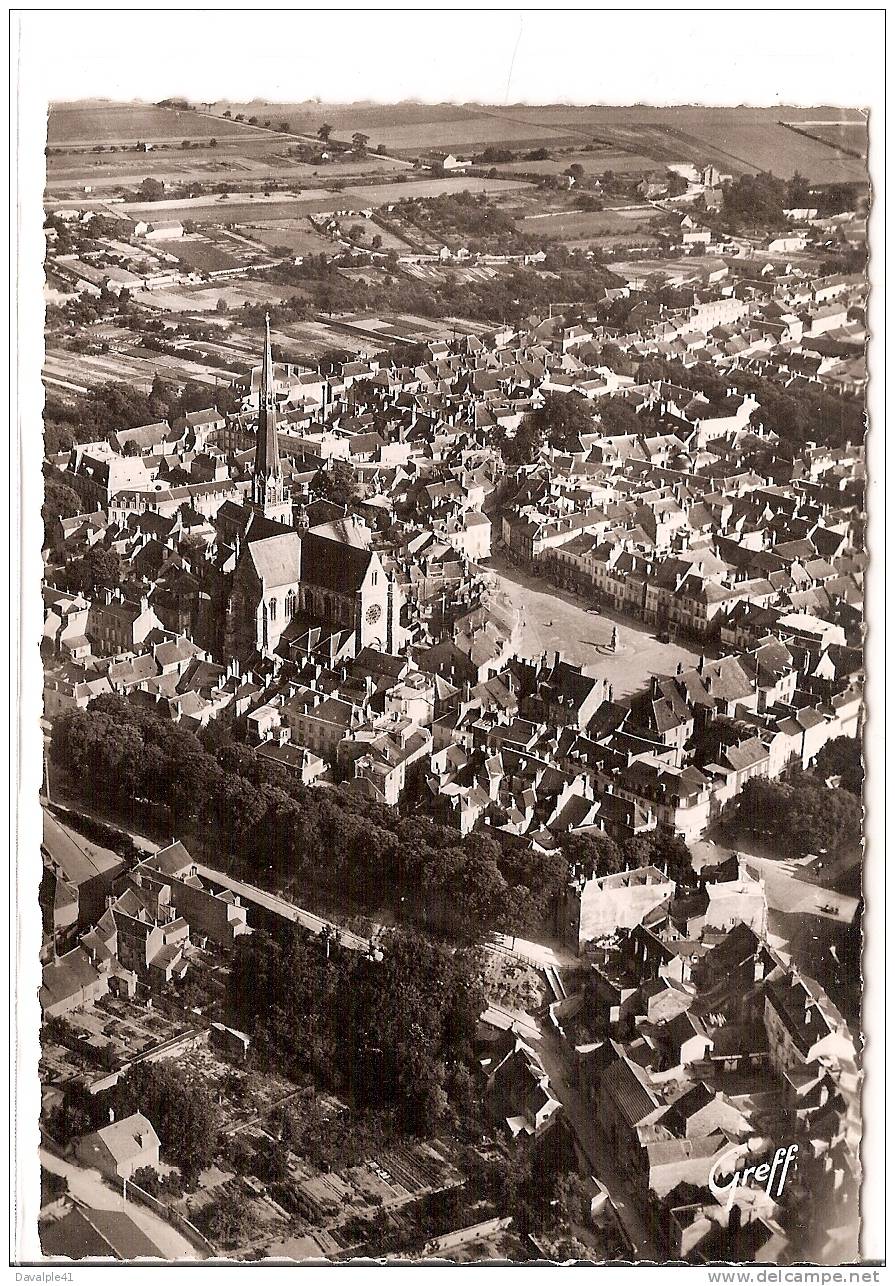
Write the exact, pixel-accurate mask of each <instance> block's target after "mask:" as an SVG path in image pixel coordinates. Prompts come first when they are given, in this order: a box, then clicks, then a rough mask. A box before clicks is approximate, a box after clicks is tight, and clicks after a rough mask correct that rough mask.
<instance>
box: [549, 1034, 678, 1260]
mask: <svg viewBox="0 0 895 1286" xmlns="http://www.w3.org/2000/svg"><path fill="white" fill-rule="evenodd" d="M541 1031H542V1036H541V1040H540V1042H539V1043H538V1053H539V1054H540V1057H541V1061H542V1063H543V1064H544V1069H545V1071H546V1072H547V1074H548V1076H549V1077H550V1087H551V1090H552V1092H553V1094H554V1096H555V1097H556V1098H557V1099H559V1101H560V1102H561V1103H562V1105H563V1110H564V1111H565V1114H566V1120H567V1121H568V1123H569V1125H570V1126H571V1128H572V1130H573V1131H574V1133H575V1136H576V1138H577V1139H578V1142H579V1143H580V1144H581V1147H582V1149H583V1150H584V1153H585V1155H586V1157H587V1159H588V1162H589V1164H590V1166H591V1173H592V1175H593V1176H594V1178H596V1179H599V1180H600V1182H601V1183H603V1184H605V1185H606V1188H607V1189H608V1191H609V1195H610V1197H611V1198H612V1203H613V1205H614V1206H615V1208H616V1210H617V1211H618V1216H619V1219H620V1220H621V1223H622V1227H623V1228H624V1230H625V1233H626V1234H627V1237H628V1240H629V1241H630V1243H631V1245H632V1246H633V1248H634V1255H635V1257H636V1258H637V1259H638V1260H650V1259H659V1258H660V1256H659V1255H658V1253H657V1251H656V1247H655V1245H654V1243H653V1240H652V1237H651V1235H650V1232H649V1230H648V1229H647V1226H646V1224H645V1223H644V1221H643V1219H642V1218H641V1215H640V1212H639V1210H638V1209H637V1206H636V1205H635V1203H634V1201H633V1200H632V1197H631V1191H630V1188H629V1186H628V1182H627V1177H626V1176H625V1175H624V1174H623V1173H622V1171H621V1170H620V1169H619V1167H618V1164H617V1158H616V1157H615V1156H614V1155H613V1152H612V1148H611V1146H610V1144H609V1142H608V1141H607V1139H606V1137H605V1136H604V1135H603V1133H602V1132H601V1131H600V1129H599V1128H598V1126H597V1124H596V1121H595V1119H594V1112H593V1108H591V1107H590V1106H589V1105H588V1104H587V1103H585V1101H584V1099H583V1098H582V1097H581V1095H580V1094H579V1093H578V1091H577V1090H576V1089H574V1088H573V1086H572V1085H571V1084H570V1081H571V1069H570V1068H569V1065H568V1054H567V1053H566V1051H565V1048H564V1046H563V1044H562V1041H561V1038H560V1037H559V1036H557V1035H556V1034H555V1033H554V1032H552V1031H551V1030H550V1028H549V1026H548V1025H547V1024H542V1027H541Z"/></svg>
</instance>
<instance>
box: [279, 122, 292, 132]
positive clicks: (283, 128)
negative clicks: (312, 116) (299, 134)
mask: <svg viewBox="0 0 895 1286" xmlns="http://www.w3.org/2000/svg"><path fill="white" fill-rule="evenodd" d="M280 133H281V134H291V133H292V125H291V124H290V122H289V121H280Z"/></svg>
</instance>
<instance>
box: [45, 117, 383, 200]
mask: <svg viewBox="0 0 895 1286" xmlns="http://www.w3.org/2000/svg"><path fill="white" fill-rule="evenodd" d="M272 142H273V139H272V137H271V136H270V135H266V136H265V135H264V134H259V133H258V132H257V131H252V133H251V134H250V135H246V137H245V138H242V139H233V140H229V141H223V140H222V141H220V143H219V145H218V147H216V148H209V147H204V146H198V147H195V148H191V149H190V150H189V151H186V150H183V149H181V148H180V147H179V146H176V147H173V148H170V149H168V148H165V149H162V150H159V151H152V152H146V153H143V152H140V153H136V152H134V151H132V150H131V151H126V152H103V153H101V154H95V153H93V152H89V151H85V152H78V153H75V154H73V153H71V152H65V153H63V154H62V155H61V156H50V157H48V158H47V184H46V187H47V191H48V192H49V193H52V194H54V195H55V196H57V197H58V196H60V195H61V194H63V193H65V192H66V191H75V190H77V189H78V188H81V187H83V185H84V184H87V183H89V184H90V185H91V186H92V187H94V188H106V189H112V190H114V189H116V188H121V189H122V190H125V189H128V188H131V189H133V188H137V187H139V185H140V184H141V183H142V182H143V180H144V179H145V178H148V177H151V178H159V179H163V180H165V181H167V182H169V183H175V184H188V183H206V184H210V183H221V182H224V181H227V182H231V183H232V184H233V185H234V187H236V186H239V185H245V184H248V183H263V182H265V181H270V182H274V181H276V180H280V181H282V180H286V181H287V182H292V183H297V184H301V183H306V184H308V185H310V186H314V182H315V180H322V179H325V180H327V181H332V180H334V179H355V180H357V179H358V178H361V177H367V176H376V175H379V174H395V173H404V171H405V170H406V168H407V163H406V162H404V161H397V160H393V159H392V158H391V157H387V156H366V157H359V158H352V159H350V160H345V161H341V160H340V161H338V162H333V163H330V164H327V165H324V166H319V167H318V166H314V165H309V164H306V163H305V162H303V161H298V160H296V159H295V157H293V156H289V155H288V153H287V151H286V149H285V148H281V149H280V150H276V149H275V148H272V147H271V146H270V144H271V143H272Z"/></svg>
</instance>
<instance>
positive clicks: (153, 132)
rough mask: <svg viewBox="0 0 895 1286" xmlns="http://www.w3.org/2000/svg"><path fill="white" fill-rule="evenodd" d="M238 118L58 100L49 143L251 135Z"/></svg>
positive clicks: (141, 105)
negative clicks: (231, 119) (226, 118)
mask: <svg viewBox="0 0 895 1286" xmlns="http://www.w3.org/2000/svg"><path fill="white" fill-rule="evenodd" d="M254 132H255V131H253V130H252V129H251V128H250V127H248V126H245V125H241V124H239V123H238V122H236V121H227V120H224V119H223V118H212V117H210V116H205V115H204V114H203V113H201V112H181V111H177V110H175V109H174V108H169V107H154V106H152V105H151V104H148V103H146V104H144V103H108V104H105V105H99V104H90V105H87V104H82V103H57V104H53V106H52V107H51V108H50V114H49V122H48V126H47V145H48V146H49V147H65V146H70V145H74V144H83V145H87V144H96V143H106V144H108V143H136V142H138V141H140V140H142V141H143V142H144V143H168V142H171V141H173V140H175V139H176V140H182V139H185V138H190V139H192V138H196V139H205V138H221V137H222V136H226V135H228V134H240V135H245V134H251V133H254Z"/></svg>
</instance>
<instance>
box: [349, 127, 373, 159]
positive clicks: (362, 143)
mask: <svg viewBox="0 0 895 1286" xmlns="http://www.w3.org/2000/svg"><path fill="white" fill-rule="evenodd" d="M369 141H370V136H369V134H362V133H361V132H360V130H357V131H356V132H355V133H354V134H352V135H351V150H352V152H353V153H354V155H355V156H365V155H366V152H367V144H368V143H369Z"/></svg>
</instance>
